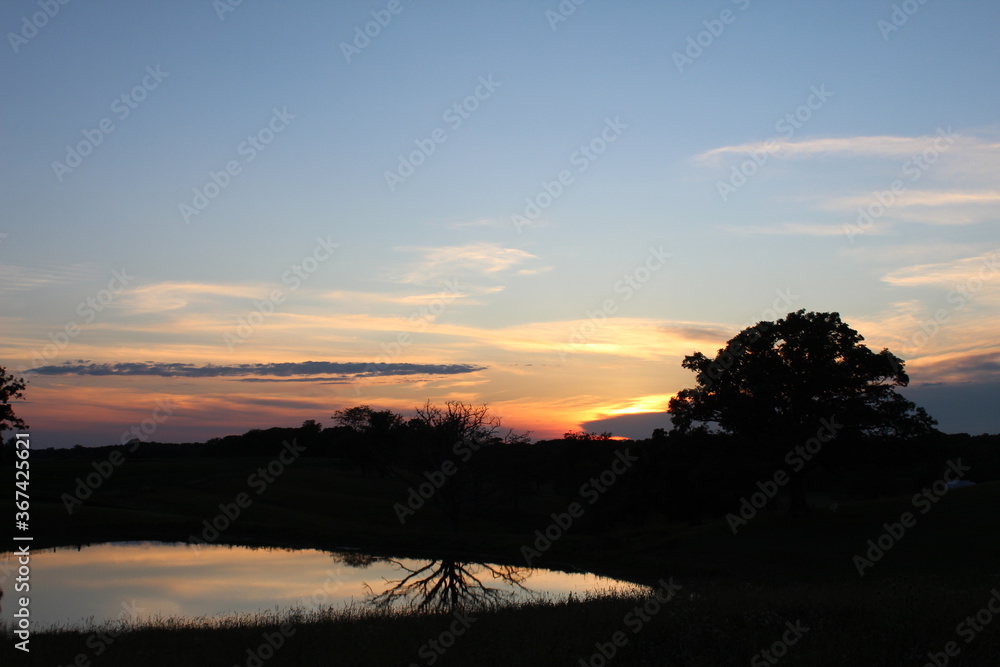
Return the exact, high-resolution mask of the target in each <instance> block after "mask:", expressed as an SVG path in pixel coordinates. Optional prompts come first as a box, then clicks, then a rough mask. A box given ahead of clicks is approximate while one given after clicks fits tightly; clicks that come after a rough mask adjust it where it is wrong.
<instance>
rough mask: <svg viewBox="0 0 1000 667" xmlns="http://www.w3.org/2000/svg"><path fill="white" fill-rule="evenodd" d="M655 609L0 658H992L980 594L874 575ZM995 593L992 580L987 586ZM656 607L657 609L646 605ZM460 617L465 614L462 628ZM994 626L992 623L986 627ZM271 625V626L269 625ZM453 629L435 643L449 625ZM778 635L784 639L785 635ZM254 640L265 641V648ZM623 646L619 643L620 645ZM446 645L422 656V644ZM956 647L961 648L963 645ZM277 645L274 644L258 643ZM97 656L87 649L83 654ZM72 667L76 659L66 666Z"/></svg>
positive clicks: (689, 593) (106, 636) (240, 630)
mask: <svg viewBox="0 0 1000 667" xmlns="http://www.w3.org/2000/svg"><path fill="white" fill-rule="evenodd" d="M674 583H676V584H680V585H681V586H682V588H681V589H680V591H679V592H678V593H677V594H676V595H675V596H674V597H673V599H671V600H670V601H669V602H667V603H665V604H662V605H659V604H653V603H650V604H649V607H648V608H647V609H648V615H647V616H646V617H645V620H643V618H642V616H641V615H638V614H637V613H636V611H637V607H638V608H641V607H642V606H643V605H645V604H646V603H647V602H650V599H651V598H650V597H648V596H647V595H645V594H634V595H627V594H616V595H605V596H601V597H590V598H587V599H583V600H579V599H577V600H571V601H568V602H562V601H561V602H553V601H548V602H535V603H525V604H519V605H514V606H505V607H494V608H488V609H478V610H472V611H470V612H467V620H466V621H465V622H464V623H462V622H460V621H458V622H457V621H456V617H454V616H452V615H447V614H415V613H408V612H399V611H396V612H389V611H383V610H377V609H371V608H363V607H353V608H350V609H347V610H338V611H332V610H331V611H327V612H313V613H303V612H294V611H293V612H289V613H287V614H285V615H283V616H276V615H274V614H271V615H259V616H253V617H250V616H244V617H239V618H235V619H229V620H205V619H201V620H198V619H195V620H176V619H160V620H154V621H151V622H148V623H147V624H132V625H122V624H108V625H104V626H100V627H95V628H83V629H81V628H77V629H58V628H57V629H49V630H46V631H42V632H36V633H35V635H34V636H33V639H32V644H31V646H32V651H31V653H30V657H29V658H28V659H27V660H25V659H24V658H25V657H24V656H23V655H20V656H18V655H17V653H18V652H17V651H15V650H14V649H13V646H12V644H13V641H12V640H11V639H10V638H9V637H8V638H7V640H6V641H4V645H3V648H2V650H0V655H2V656H3V660H2V664H5V665H6V664H30V665H46V666H52V665H70V664H74V661H75V660H80V658H77V656H78V655H82V656H84V659H85V660H88V661H90V664H94V665H101V666H104V665H108V666H111V665H122V666H127V667H134V666H138V665H143V666H151V667H152V666H157V665H170V666H175V665H220V666H221V665H246V666H248V667H253V666H257V667H260V666H261V665H267V666H268V667H271V666H277V665H411V664H418V665H429V664H435V665H445V666H447V665H482V666H488V665H498V666H499V665H503V666H505V667H506V666H508V665H580V664H581V663H580V660H581V659H582V660H583V661H584V662H583V664H594V665H601V664H604V663H603V662H602V661H601V660H600V659H599V658H595V659H594V660H593V661H592V660H591V658H592V656H594V655H599V654H598V653H596V652H597V651H598V650H599V649H598V647H597V646H596V645H597V644H602V645H604V647H605V649H606V651H607V652H610V651H611V647H612V644H611V642H612V641H613V636H614V634H615V633H616V632H620V633H622V634H621V635H620V636H619V643H620V644H624V646H622V647H620V648H617V647H616V648H615V652H614V656H613V658H612V659H611V660H609V661H608V664H609V665H610V664H614V665H692V666H693V665H705V666H708V665H711V666H716V665H747V664H750V665H758V664H759V665H764V664H769V663H768V662H767V661H766V660H765V659H764V658H763V657H761V658H759V659H758V660H757V661H756V662H754V658H755V655H758V654H759V653H760V652H761V651H762V650H764V649H767V648H769V647H771V646H772V645H773V644H774V643H775V642H777V641H780V640H781V639H782V637H783V635H786V633H787V631H788V629H789V625H788V624H789V623H791V624H792V625H793V626H795V625H796V624H797V625H798V627H799V628H808V630H805V631H804V632H802V631H801V630H800V632H799V633H798V634H799V635H800V636H799V637H798V638H797V640H796V641H795V643H794V644H792V645H789V646H787V653H784V652H782V653H783V658H782V659H781V663H782V664H787V665H802V666H813V665H815V666H821V665H822V666H842V665H852V666H853V665H900V666H904V667H905V666H908V665H914V666H917V665H924V664H925V663H927V662H928V660H929V658H928V652H941V651H942V650H943V649H944V647H945V644H946V643H947V642H949V641H953V642H956V644H957V646H958V648H959V650H960V653H959V655H958V657H957V658H953V659H951V661H950V662H949V664H957V665H977V666H978V665H982V666H984V667H985V666H987V665H998V664H1000V627H996V626H994V625H992V624H988V625H986V626H985V627H983V629H982V631H981V632H975V633H974V634H972V628H973V626H971V625H970V626H968V627H969V628H970V631H968V632H963V633H959V632H958V631H957V630H956V626H957V625H958V624H960V623H962V622H963V620H964V619H966V617H969V616H975V615H976V613H977V612H978V611H979V610H981V609H982V608H984V607H985V606H986V604H987V602H988V600H989V598H990V596H991V586H989V585H986V586H983V587H981V588H980V587H976V588H970V589H967V590H954V589H952V588H950V587H947V586H942V585H941V584H940V583H939V582H934V581H920V582H914V581H911V580H908V579H899V580H881V581H879V582H877V583H874V584H869V585H861V584H855V585H849V586H848V585H837V586H832V585H830V586H819V585H800V586H788V587H781V586H774V585H766V586H765V585H752V584H740V585H724V584H720V583H719V582H714V581H688V582H681V581H679V580H675V581H674ZM993 583H994V585H1000V581H996V582H993ZM657 607H659V609H657ZM469 619H474V620H469ZM997 620H998V622H997V624H996V625H997V626H1000V618H998V619H997ZM283 624H284V625H283ZM452 626H454V627H455V628H456V629H463V628H464V627H465V626H467V628H468V629H467V630H464V631H463V632H462V633H461V634H460V635H457V636H454V635H452V636H449V634H448V633H449V632H450V628H451V627H452ZM788 636H789V637H791V636H792V635H791V634H789V635H788ZM268 637H270V638H271V641H270V642H269V641H268ZM623 639H624V640H627V641H622V640H623ZM432 640H435V641H438V642H439V645H448V646H450V648H448V649H447V650H443V651H440V652H439V651H435V650H434V649H433V648H432V647H431V644H430V642H431V641H432ZM966 640H968V641H966ZM275 644H277V645H278V647H277V648H276V649H272V648H271V646H272V645H275ZM98 648H102V649H103V650H102V651H101V654H100V655H96V651H97V649H98ZM76 664H87V663H85V662H77V663H76Z"/></svg>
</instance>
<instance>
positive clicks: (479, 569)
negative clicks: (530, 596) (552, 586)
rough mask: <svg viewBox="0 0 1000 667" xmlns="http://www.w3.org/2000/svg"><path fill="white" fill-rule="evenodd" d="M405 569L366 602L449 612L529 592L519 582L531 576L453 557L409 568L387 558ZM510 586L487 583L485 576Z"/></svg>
mask: <svg viewBox="0 0 1000 667" xmlns="http://www.w3.org/2000/svg"><path fill="white" fill-rule="evenodd" d="M387 560H388V562H390V563H392V564H394V565H395V566H397V567H398V568H399V569H401V570H403V571H405V572H406V575H405V576H403V577H402V578H401V579H397V580H394V581H389V582H388V583H389V584H391V586H390V587H389V588H387V589H386V590H385V591H383V592H382V593H378V594H376V593H375V592H374V591H371V587H369V591H371V596H370V599H369V602H371V603H372V604H374V605H375V606H377V607H381V608H389V607H393V606H396V605H400V606H407V607H410V608H413V609H416V610H418V611H428V610H430V611H443V612H452V611H455V610H457V609H466V608H470V607H478V606H483V605H490V604H493V603H497V602H502V601H504V600H508V599H510V598H512V597H513V596H514V595H516V594H517V592H518V591H519V590H520V591H525V592H528V593H531V592H532V591H530V590H529V589H528V588H526V587H525V586H524V585H523V584H522V583H521V582H522V581H524V580H525V579H527V578H528V577H529V576H530V572H531V571H530V570H528V569H526V568H522V567H514V566H511V565H483V564H480V563H460V562H457V561H453V560H433V561H427V562H426V563H425V564H424V565H420V566H418V567H415V568H412V569H411V568H409V567H407V566H406V565H404V564H403V563H401V562H400V561H397V560H393V559H387ZM487 575H489V576H490V577H491V578H492V580H493V581H498V580H499V581H501V582H505V583H507V584H511V586H505V587H496V586H489V585H487V584H488V583H489V582H488V581H487V582H486V583H484V581H485V580H486V576H487Z"/></svg>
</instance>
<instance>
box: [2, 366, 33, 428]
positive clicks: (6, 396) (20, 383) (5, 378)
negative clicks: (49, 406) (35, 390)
mask: <svg viewBox="0 0 1000 667" xmlns="http://www.w3.org/2000/svg"><path fill="white" fill-rule="evenodd" d="M26 386H27V383H26V382H25V381H24V378H15V377H14V375H13V374H11V375H7V369H6V368H4V367H3V366H0V433H3V432H4V431H6V430H13V429H15V428H22V429H23V428H28V425H27V424H25V423H24V420H23V419H21V418H20V417H18V416H17V415H15V414H14V408H13V406H11V405H10V400H11V399H14V398H21V399H23V398H24V389H25V387H26Z"/></svg>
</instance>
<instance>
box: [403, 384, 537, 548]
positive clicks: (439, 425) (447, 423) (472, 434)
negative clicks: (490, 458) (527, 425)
mask: <svg viewBox="0 0 1000 667" xmlns="http://www.w3.org/2000/svg"><path fill="white" fill-rule="evenodd" d="M407 427H408V431H409V435H410V437H411V438H412V441H411V443H410V445H411V446H410V447H408V449H409V450H411V451H410V452H409V453H410V454H412V455H415V456H416V457H417V459H416V460H415V461H414V462H413V463H414V468H415V469H414V470H411V471H410V472H411V481H412V483H414V484H419V483H422V482H424V481H425V478H424V475H425V474H426V473H435V472H443V473H444V475H445V480H444V482H443V484H442V485H441V486H440V487H439V488H438V489H437V491H436V493H435V494H434V496H433V502H434V503H435V504H437V505H439V506H440V507H442V509H444V511H445V513H446V515H447V517H448V521H449V524H450V525H451V527H452V529H456V528H457V527H458V522H459V517H460V514H461V512H462V509H463V507H465V506H467V505H468V504H469V503H470V501H478V500H481V499H482V497H483V495H484V494H485V493H487V492H488V491H487V489H486V488H485V481H484V475H482V474H481V472H482V468H483V467H484V463H485V461H484V457H480V456H477V455H476V452H478V451H479V450H480V449H482V448H483V447H487V446H491V445H499V444H523V443H525V442H526V441H527V434H526V433H525V434H518V433H515V432H514V431H513V430H512V429H506V430H505V429H504V427H503V420H502V419H501V418H500V416H499V415H496V414H493V413H492V412H491V411H490V409H489V408H488V407H487V406H486V405H478V406H477V405H472V404H468V403H462V402H461V401H448V402H447V403H445V405H444V406H437V405H434V404H432V403H431V402H430V401H427V403H425V404H424V405H423V406H422V407H419V408H417V409H416V416H415V417H413V418H412V419H411V420H410V421H409V422H408V423H407Z"/></svg>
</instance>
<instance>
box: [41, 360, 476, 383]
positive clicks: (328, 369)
mask: <svg viewBox="0 0 1000 667" xmlns="http://www.w3.org/2000/svg"><path fill="white" fill-rule="evenodd" d="M484 368H485V367H483V366H475V365H472V364H403V363H400V364H367V363H364V362H353V361H352V362H336V361H303V362H285V363H272V364H233V365H228V366H216V365H214V364H206V365H204V366H195V365H194V364H186V363H156V362H152V361H144V362H120V363H104V364H98V363H77V364H73V363H69V362H67V363H65V364H61V365H58V366H40V367H38V368H32V369H29V370H28V371H27V372H28V373H36V374H38V375H92V376H139V375H147V376H148V375H152V376H156V377H187V378H217V377H236V378H247V377H253V376H264V377H273V378H292V377H298V376H317V375H336V376H341V377H368V376H391V375H455V374H460V373H474V372H476V371H480V370H483V369H484ZM322 379H328V378H315V379H312V380H302V381H316V380H322ZM265 381H266V380H265ZM272 381H275V380H272Z"/></svg>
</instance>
